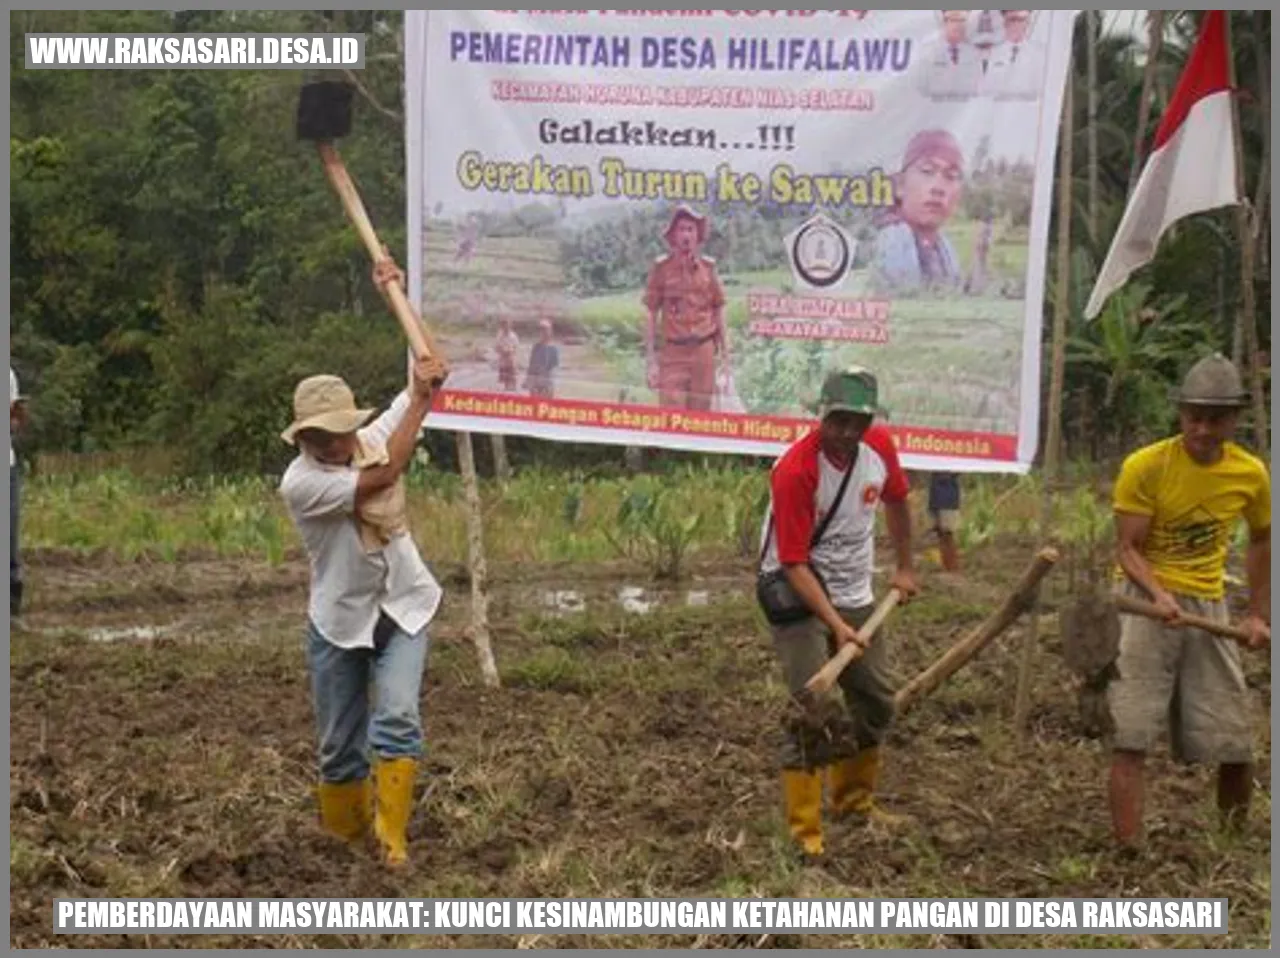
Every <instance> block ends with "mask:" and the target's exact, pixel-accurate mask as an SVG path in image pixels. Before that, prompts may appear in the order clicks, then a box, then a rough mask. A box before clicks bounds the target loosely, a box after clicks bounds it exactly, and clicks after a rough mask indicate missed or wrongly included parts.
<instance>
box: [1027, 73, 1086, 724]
mask: <svg viewBox="0 0 1280 958" xmlns="http://www.w3.org/2000/svg"><path fill="white" fill-rule="evenodd" d="M1073 73H1074V70H1073V67H1072V63H1071V61H1070V60H1068V63H1067V89H1066V93H1065V95H1064V97H1063V101H1062V131H1061V134H1060V136H1061V138H1062V142H1061V143H1060V154H1059V156H1060V158H1059V162H1058V259H1057V282H1056V284H1055V286H1056V289H1055V290H1054V293H1055V296H1054V309H1053V360H1052V368H1051V371H1050V378H1049V415H1048V435H1047V436H1046V438H1045V447H1044V487H1043V492H1042V495H1041V500H1040V539H1041V541H1042V542H1048V540H1049V538H1050V533H1051V530H1052V525H1053V490H1054V483H1055V482H1056V481H1057V477H1058V454H1059V449H1060V447H1061V445H1062V388H1063V379H1064V374H1065V367H1066V333H1067V310H1068V308H1069V306H1070V301H1069V300H1068V298H1067V292H1068V285H1069V283H1070V274H1071V185H1072V179H1073V177H1072V172H1073V160H1074V155H1075V154H1074V150H1073V143H1072V140H1073V139H1074V137H1075V95H1074V92H1073V87H1074V86H1075V77H1074V75H1073ZM1038 604H1039V600H1038V598H1037V600H1036V603H1035V604H1034V605H1033V607H1032V610H1031V622H1030V626H1029V628H1028V629H1027V634H1026V638H1025V639H1024V641H1023V644H1022V656H1021V660H1020V661H1019V663H1018V683H1017V688H1016V690H1015V692H1014V705H1013V724H1014V729H1015V731H1016V732H1017V733H1018V734H1021V733H1022V732H1023V731H1024V730H1025V728H1026V722H1027V713H1028V711H1029V710H1030V707H1031V675H1032V669H1033V667H1034V665H1035V653H1036V647H1037V646H1038V645H1039V643H1040V625H1039V622H1040V616H1039V615H1038V611H1039V610H1038V608H1037V606H1038Z"/></svg>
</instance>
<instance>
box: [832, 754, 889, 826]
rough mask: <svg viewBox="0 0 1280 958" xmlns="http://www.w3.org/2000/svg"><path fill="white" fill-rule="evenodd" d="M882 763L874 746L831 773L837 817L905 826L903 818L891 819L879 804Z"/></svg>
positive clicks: (833, 808)
mask: <svg viewBox="0 0 1280 958" xmlns="http://www.w3.org/2000/svg"><path fill="white" fill-rule="evenodd" d="M881 761H882V753H881V751H880V749H879V747H877V746H872V747H871V748H864V749H863V750H862V751H860V752H859V753H858V754H857V755H856V756H854V757H853V758H849V759H845V760H844V761H841V762H837V763H836V764H835V765H832V766H831V767H830V768H829V769H828V776H829V780H830V783H831V808H832V811H833V812H834V813H835V814H836V815H839V816H841V817H846V816H847V817H853V818H861V819H863V820H864V821H866V822H867V824H874V825H885V826H888V827H890V828H892V827H894V826H896V825H902V824H905V823H906V821H907V820H906V819H905V818H904V817H902V816H900V815H892V814H890V813H889V812H886V811H885V810H884V809H882V808H881V807H880V806H879V805H877V804H876V800H875V791H876V782H877V781H878V780H879V778H880V765H881Z"/></svg>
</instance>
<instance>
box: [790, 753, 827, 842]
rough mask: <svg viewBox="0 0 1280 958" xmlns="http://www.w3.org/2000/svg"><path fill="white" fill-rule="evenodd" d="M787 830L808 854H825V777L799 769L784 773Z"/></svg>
mask: <svg viewBox="0 0 1280 958" xmlns="http://www.w3.org/2000/svg"><path fill="white" fill-rule="evenodd" d="M782 796H783V800H784V802H785V803H786V810H787V828H788V830H789V831H790V832H791V837H792V838H794V839H795V840H796V842H798V843H799V845H800V847H801V848H802V849H804V852H805V854H806V855H811V856H813V857H817V856H819V855H821V854H822V775H821V774H819V773H818V772H806V771H803V770H800V769H786V770H785V771H783V773H782Z"/></svg>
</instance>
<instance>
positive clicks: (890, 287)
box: [872, 130, 964, 293]
mask: <svg viewBox="0 0 1280 958" xmlns="http://www.w3.org/2000/svg"><path fill="white" fill-rule="evenodd" d="M963 191H964V155H963V154H962V153H961V151H960V144H959V143H957V142H956V138H955V137H954V136H952V135H951V134H950V133H948V132H946V131H945V130H923V131H921V132H920V133H917V134H916V135H915V136H914V137H912V138H911V141H910V142H909V143H908V144H907V149H906V152H905V154H904V155H903V158H902V170H901V172H899V173H898V174H897V176H895V177H894V206H893V209H892V210H890V211H889V214H888V217H887V218H886V220H885V221H884V223H883V225H882V228H881V230H880V232H879V233H878V234H877V236H876V242H875V251H874V254H873V264H872V269H873V282H874V283H875V285H876V286H877V288H878V289H880V290H881V291H882V292H886V293H895V292H898V293H900V292H914V291H919V290H931V289H947V288H954V287H956V286H958V285H959V283H960V282H961V281H962V278H961V269H960V259H959V257H958V256H957V255H956V251H955V248H954V247H953V246H952V245H951V242H950V240H948V239H947V237H946V235H945V234H944V233H943V232H942V228H943V227H944V226H945V225H946V224H947V221H948V220H950V219H951V217H952V216H953V215H954V214H955V211H956V210H957V209H958V208H959V205H960V199H961V195H962V193H963Z"/></svg>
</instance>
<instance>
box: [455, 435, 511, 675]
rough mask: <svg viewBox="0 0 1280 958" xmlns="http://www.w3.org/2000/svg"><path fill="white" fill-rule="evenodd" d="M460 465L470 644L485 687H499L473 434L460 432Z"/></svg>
mask: <svg viewBox="0 0 1280 958" xmlns="http://www.w3.org/2000/svg"><path fill="white" fill-rule="evenodd" d="M458 465H459V468H460V469H461V471H462V486H463V490H464V492H465V494H466V501H467V570H468V572H469V573H470V579H471V628H470V629H469V632H470V634H471V641H472V642H474V643H475V647H476V654H477V655H478V656H479V658H480V675H481V678H482V679H483V680H484V684H485V685H487V686H489V687H490V688H497V687H498V686H500V685H501V684H502V680H501V679H500V678H499V676H498V666H497V663H496V662H495V661H494V658H493V645H492V644H491V642H490V640H489V582H488V579H489V571H488V564H487V563H486V561H485V556H484V516H483V514H482V512H481V509H480V480H479V478H478V477H477V476H476V456H475V449H474V448H473V447H472V444H471V433H469V432H460V433H458Z"/></svg>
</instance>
